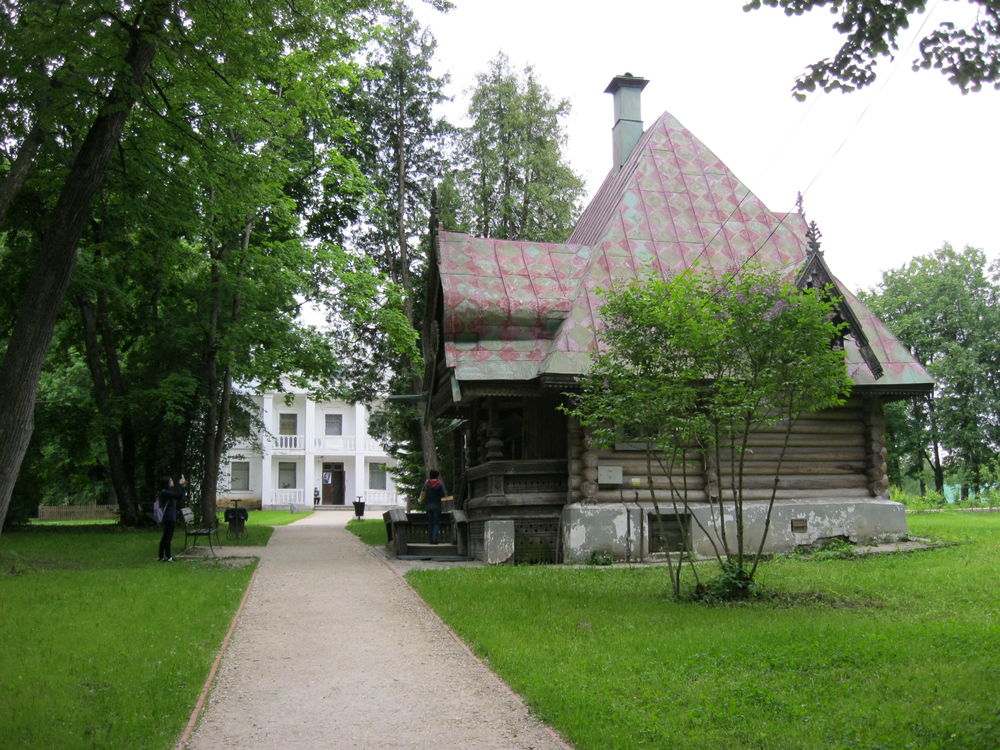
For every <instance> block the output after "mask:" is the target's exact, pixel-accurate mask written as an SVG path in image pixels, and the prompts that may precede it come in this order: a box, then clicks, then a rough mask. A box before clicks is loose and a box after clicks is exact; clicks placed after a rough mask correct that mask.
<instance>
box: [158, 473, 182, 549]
mask: <svg viewBox="0 0 1000 750" xmlns="http://www.w3.org/2000/svg"><path fill="white" fill-rule="evenodd" d="M178 484H179V485H180V486H179V487H175V486H174V480H173V477H163V479H161V480H160V494H159V496H158V497H157V499H156V505H154V507H153V514H154V516H155V515H157V513H158V511H157V507H156V506H157V505H158V506H159V512H161V513H162V516H163V518H162V523H163V536H161V537H160V550H159V560H160V562H173V561H174V557H173V555H172V554H171V553H170V543H171V542H172V541H173V538H174V528H175V527H176V526H177V502H178V501H179V500H183V499H184V497H185V496H186V495H187V480H186V479H185V478H184V475H183V474H181V478H180V481H179V482H178Z"/></svg>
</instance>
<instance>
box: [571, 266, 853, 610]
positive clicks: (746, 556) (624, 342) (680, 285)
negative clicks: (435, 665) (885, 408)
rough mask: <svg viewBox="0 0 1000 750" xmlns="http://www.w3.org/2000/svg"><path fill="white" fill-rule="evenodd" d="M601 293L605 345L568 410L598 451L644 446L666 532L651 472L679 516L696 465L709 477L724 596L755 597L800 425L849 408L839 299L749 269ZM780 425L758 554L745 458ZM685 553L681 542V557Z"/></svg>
mask: <svg viewBox="0 0 1000 750" xmlns="http://www.w3.org/2000/svg"><path fill="white" fill-rule="evenodd" d="M605 294H606V297H607V301H606V303H605V304H604V305H603V306H602V308H601V317H602V320H603V322H604V328H602V329H601V330H600V331H599V332H598V337H599V341H600V344H601V348H600V350H599V353H598V354H597V356H596V358H595V360H594V363H593V366H592V368H591V370H590V371H589V372H588V373H587V374H586V375H585V376H584V377H582V378H581V381H580V390H579V393H577V394H571V401H572V404H571V405H570V406H569V407H567V409H566V411H567V413H569V414H570V415H572V416H574V417H576V418H578V419H579V420H580V422H581V424H583V425H584V426H585V427H588V428H589V429H590V431H591V436H592V438H591V439H592V440H593V441H594V442H595V444H596V445H597V446H598V447H599V448H604V447H608V446H610V445H612V444H613V443H614V442H617V441H620V440H622V439H623V435H624V436H626V438H627V439H630V440H636V441H638V442H640V443H643V444H644V445H645V449H646V465H647V474H648V475H649V477H648V478H649V487H650V492H651V493H652V494H653V498H654V503H656V506H655V510H656V514H657V516H658V517H659V518H661V522H662V513H661V509H660V502H659V500H657V498H656V493H655V490H654V485H653V480H652V476H653V465H654V463H655V464H656V465H657V466H658V467H659V470H660V473H661V474H664V475H666V476H667V477H668V478H669V483H670V491H669V496H668V497H667V498H664V501H665V502H668V503H669V504H670V506H669V507H672V509H673V512H674V513H675V514H679V513H680V509H682V508H683V509H684V510H685V511H688V510H689V508H690V505H689V499H688V496H689V493H688V481H689V477H690V474H691V473H692V472H693V471H695V466H698V468H697V471H698V473H699V474H701V473H702V472H704V473H705V474H707V475H708V484H709V491H708V492H707V493H706V494H707V496H708V502H709V504H710V505H712V506H713V512H712V514H711V517H712V518H713V519H715V521H714V528H712V529H708V528H704V527H702V530H703V531H704V532H705V534H706V535H707V536H708V537H709V539H711V540H712V543H713V546H714V548H715V553H716V557H717V560H718V562H719V564H720V566H721V569H722V571H723V576H722V579H721V581H722V583H721V584H720V589H721V590H720V592H719V593H721V594H722V595H725V596H735V597H744V596H747V595H749V593H750V592H751V591H752V589H753V581H754V575H755V573H756V570H757V565H758V563H759V561H760V559H761V552H762V550H763V548H764V543H765V541H766V539H767V531H768V528H769V526H770V518H771V510H772V508H773V506H774V500H775V495H776V492H777V487H778V479H779V474H780V472H781V464H782V461H783V458H784V453H785V450H786V449H787V447H788V443H789V438H790V435H791V429H792V423H793V422H794V420H795V419H797V418H798V417H799V415H800V414H803V413H807V412H813V411H817V410H820V409H824V408H827V407H830V406H834V405H837V404H840V403H843V397H844V395H845V394H847V393H848V392H849V391H850V387H851V381H850V379H849V378H848V376H847V371H846V367H845V365H844V355H843V351H842V350H839V349H837V348H835V347H834V346H833V345H832V342H833V341H835V340H836V339H837V337H838V335H839V334H840V330H839V327H838V325H836V324H835V323H833V322H831V320H832V317H833V315H832V314H833V311H834V310H835V305H836V301H835V300H833V299H831V298H830V296H829V294H828V293H827V292H825V291H823V290H816V289H798V288H796V287H795V286H794V285H793V284H791V283H789V282H787V281H782V280H781V279H780V278H779V277H778V275H777V274H775V273H770V272H764V271H761V270H754V269H744V270H743V271H742V272H741V273H740V274H739V275H737V276H735V277H733V278H731V279H729V281H728V282H727V283H720V282H719V281H718V279H717V278H716V277H715V276H714V275H712V274H711V273H708V272H704V271H700V270H689V271H684V272H682V273H680V274H678V275H677V276H675V277H673V278H671V279H668V280H664V279H662V278H650V279H644V280H638V281H634V282H623V283H622V284H621V285H618V286H615V287H613V288H612V289H610V290H607V291H606V292H605ZM775 425H778V426H780V427H781V430H782V433H783V443H782V445H781V451H780V454H779V456H778V459H777V462H776V468H775V469H774V476H773V482H772V483H771V486H770V499H769V500H768V502H767V508H766V521H765V523H764V527H763V532H762V533H761V535H760V539H759V540H758V541H757V546H756V549H752V548H751V547H750V540H749V538H748V535H747V533H746V527H745V523H744V509H745V502H744V484H745V483H744V469H745V461H744V459H745V457H746V455H747V453H748V450H749V448H748V446H749V441H750V437H751V435H752V434H753V433H754V431H756V430H759V429H761V428H762V427H773V426H775ZM699 459H700V462H703V464H702V463H700V462H699ZM702 465H703V468H702ZM689 515H691V517H692V518H695V519H697V516H696V515H694V514H691V513H689ZM727 516H729V517H732V518H733V519H735V533H734V534H731V533H730V532H729V531H728V530H727V524H726V523H723V522H722V519H725V518H726V517H727ZM697 522H698V523H699V524H700V523H701V522H700V521H697ZM683 528H684V527H683V525H681V529H682V534H683ZM685 548H686V539H682V544H681V550H677V551H682V550H684V549H685ZM668 559H669V558H668ZM670 574H671V580H672V584H673V589H674V593H675V595H680V593H681V586H680V581H681V579H680V564H677V565H676V566H675V565H673V564H672V563H671V567H670Z"/></svg>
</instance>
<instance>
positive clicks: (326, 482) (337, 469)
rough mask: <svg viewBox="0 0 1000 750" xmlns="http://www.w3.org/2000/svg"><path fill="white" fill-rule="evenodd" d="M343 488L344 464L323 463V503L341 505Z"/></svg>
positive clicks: (342, 502)
mask: <svg viewBox="0 0 1000 750" xmlns="http://www.w3.org/2000/svg"><path fill="white" fill-rule="evenodd" d="M344 488H345V478H344V464H342V463H324V464H323V495H322V503H323V505H343V504H344Z"/></svg>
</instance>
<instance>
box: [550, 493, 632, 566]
mask: <svg viewBox="0 0 1000 750" xmlns="http://www.w3.org/2000/svg"><path fill="white" fill-rule="evenodd" d="M643 513H644V510H643V509H642V508H641V507H640V506H639V505H636V504H624V503H607V504H604V503H601V504H599V505H582V504H579V503H573V504H571V505H567V506H566V507H565V508H563V512H562V535H563V550H564V552H563V558H564V560H565V562H568V563H574V562H586V561H587V560H588V559H590V556H591V555H592V554H593V553H595V552H606V553H609V554H611V555H612V556H613V557H614V558H615V559H617V560H636V559H638V558H639V557H640V556H641V555H642V553H643V549H642V545H643V538H642V531H641V529H642V528H643V523H642V516H643Z"/></svg>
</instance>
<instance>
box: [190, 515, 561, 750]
mask: <svg viewBox="0 0 1000 750" xmlns="http://www.w3.org/2000/svg"><path fill="white" fill-rule="evenodd" d="M349 517H350V516H349V514H347V513H339V512H323V513H314V514H313V515H311V516H310V517H308V518H305V519H303V520H301V521H298V522H296V523H294V524H291V525H289V526H282V527H278V528H277V529H275V533H274V536H273V537H272V538H271V542H270V544H269V545H268V546H267V547H266V548H264V549H262V550H261V553H262V554H261V562H260V566H259V567H258V569H257V572H256V574H255V576H254V580H253V583H252V585H251V589H250V592H249V595H248V597H247V599H246V603H245V605H244V607H243V610H242V613H241V614H240V615H239V619H238V621H237V624H236V628H235V632H234V633H233V635H232V639H231V642H230V643H229V646H228V648H227V649H226V651H225V654H224V656H223V658H222V661H221V664H220V666H219V669H218V672H217V673H216V676H215V681H214V684H213V687H212V690H211V693H210V695H209V698H208V702H207V705H206V707H205V708H204V710H203V711H202V713H201V716H200V721H199V723H198V725H197V728H196V729H195V731H194V733H193V734H192V735H191V736H190V737H189V738H182V740H181V743H180V745H179V746H178V747H179V748H180V747H186V748H191V749H192V750H217V749H219V748H241V749H242V748H247V749H251V748H252V749H253V750H264V749H267V748H275V749H278V748H280V749H281V750H291V749H293V748H309V749H310V750H314V749H316V748H336V749H337V750H341V749H344V750H346V749H348V748H365V749H366V750H369V749H372V748H403V749H405V750H424V749H426V750H459V749H461V750H494V749H495V750H522V749H523V750H568V745H566V744H565V743H563V742H562V741H561V740H560V739H559V738H558V736H557V735H556V734H555V733H554V732H553V731H552V730H550V729H549V728H548V727H546V726H545V725H543V724H541V723H540V722H539V721H538V720H537V719H535V718H534V717H532V716H531V714H530V713H529V711H528V710H527V708H526V707H525V706H524V704H523V703H522V702H521V700H520V699H519V698H518V696H516V695H515V694H514V693H513V692H512V691H510V690H509V689H508V688H507V686H506V685H505V684H504V683H503V682H501V681H500V680H499V678H497V677H496V676H495V675H494V674H493V673H492V672H490V671H489V670H488V669H487V668H486V667H485V666H484V665H483V664H482V663H481V662H479V661H478V660H477V659H475V657H473V656H472V655H471V654H470V653H469V652H468V650H466V648H465V647H464V646H463V645H462V644H461V643H459V642H458V641H457V639H456V638H455V637H454V636H453V635H452V633H451V632H450V631H449V630H448V629H447V627H445V625H444V624H443V623H442V622H441V620H440V619H439V618H438V617H437V615H435V614H434V613H433V612H432V611H431V610H430V609H429V608H428V607H427V606H426V605H425V604H424V603H423V602H422V600H421V599H420V598H419V597H418V596H417V595H416V594H415V593H414V592H413V590H412V589H410V587H409V586H408V585H407V584H406V582H405V581H403V580H402V578H400V576H399V573H398V572H397V571H396V570H394V569H393V568H392V567H391V566H390V565H388V564H386V562H385V561H383V560H382V559H380V558H379V556H378V555H377V554H376V553H374V552H373V551H372V550H370V549H369V548H367V547H366V546H365V545H364V544H362V543H361V542H360V541H359V540H358V539H357V538H356V537H355V536H354V535H353V534H351V533H349V532H348V531H347V530H346V529H345V528H344V525H345V524H346V522H347V520H348V518H349Z"/></svg>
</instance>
